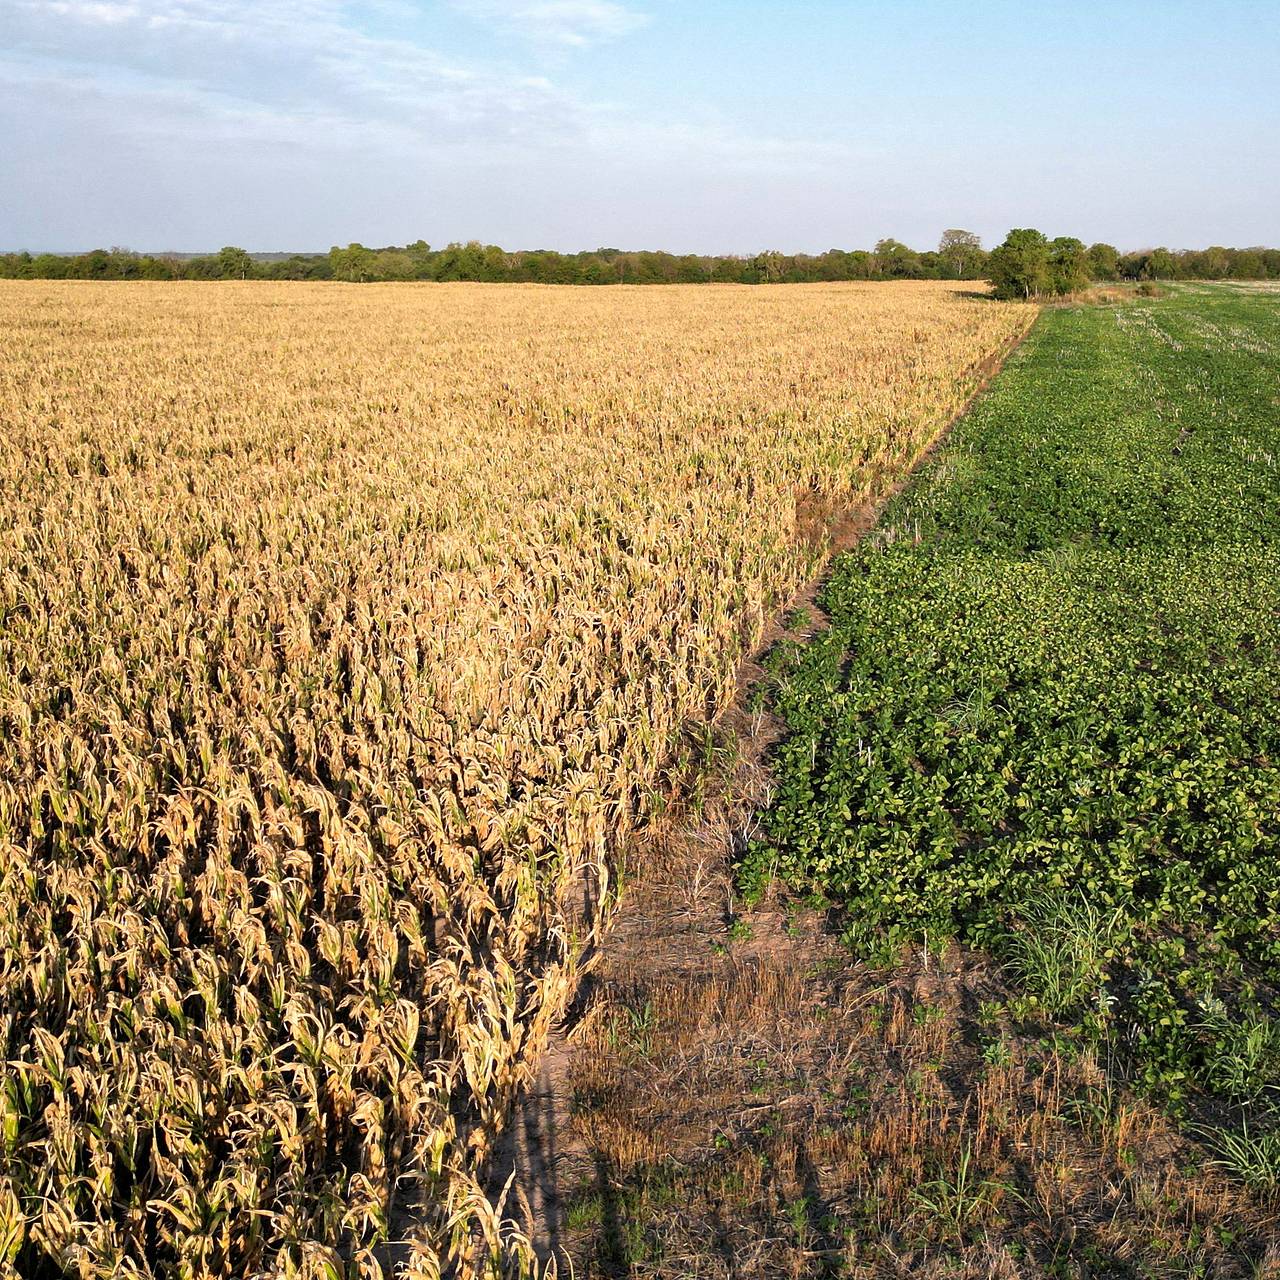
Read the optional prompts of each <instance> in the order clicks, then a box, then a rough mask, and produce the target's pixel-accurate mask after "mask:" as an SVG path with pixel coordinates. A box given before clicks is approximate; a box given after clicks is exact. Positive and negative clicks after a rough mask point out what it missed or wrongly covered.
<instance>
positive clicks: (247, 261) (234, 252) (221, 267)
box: [218, 244, 253, 280]
mask: <svg viewBox="0 0 1280 1280" xmlns="http://www.w3.org/2000/svg"><path fill="white" fill-rule="evenodd" d="M218 274H219V275H220V276H221V277H222V278H223V279H224V280H247V279H248V278H249V277H250V276H251V275H252V274H253V259H252V258H251V257H250V256H249V255H248V253H247V252H246V251H245V250H244V249H237V248H236V246H235V245H233V244H228V245H223V247H222V248H221V249H219V250H218Z"/></svg>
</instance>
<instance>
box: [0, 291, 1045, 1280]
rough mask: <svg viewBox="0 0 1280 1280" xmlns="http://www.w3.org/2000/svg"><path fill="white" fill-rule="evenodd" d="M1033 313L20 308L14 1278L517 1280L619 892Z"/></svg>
mask: <svg viewBox="0 0 1280 1280" xmlns="http://www.w3.org/2000/svg"><path fill="white" fill-rule="evenodd" d="M1030 314H1031V312H1030V310H1029V309H1028V308H1024V307H1012V306H1011V307H1004V306H997V305H994V304H990V303H986V302H979V301H975V300H972V299H968V298H965V297H962V296H960V295H959V294H958V292H957V291H956V290H954V289H952V288H949V287H947V286H939V285H903V286H900V287H877V286H856V285H838V286H830V287H805V288H789V289H787V288H780V289H766V288H762V289H755V290H751V289H732V288H724V289H709V288H708V289H678V288H677V289H649V290H643V291H633V290H624V289H618V290H610V291H604V290H601V291H573V290H552V289H541V288H536V287H508V288H504V289H494V288H486V287H484V286H465V285H464V286H444V287H412V286H410V287H397V286H388V287H370V288H367V289H354V288H345V287H342V286H325V285H319V286H312V285H258V286H249V287H239V286H234V285H231V286H214V285H209V286H190V285H181V284H178V285H147V284H137V285H116V286H110V285H92V284H49V283H11V282H6V283H4V284H3V285H0V335H3V343H2V345H0V746H2V754H0V761H2V762H3V763H2V765H0V941H2V944H3V947H2V950H0V956H2V963H0V1011H2V1012H0V1037H2V1039H3V1058H4V1066H3V1074H2V1077H0V1144H2V1145H0V1260H3V1262H4V1265H6V1266H10V1267H12V1266H17V1267H19V1268H20V1269H24V1270H30V1269H34V1268H36V1267H37V1266H39V1265H40V1264H41V1262H42V1261H43V1262H45V1263H48V1262H52V1263H53V1264H54V1265H56V1266H60V1267H63V1268H65V1269H66V1270H67V1271H68V1272H69V1273H71V1274H73V1275H79V1276H82V1277H85V1278H86V1280H90V1278H98V1277H101V1278H103V1280H105V1277H108V1276H161V1275H165V1276H187V1277H193V1278H194V1277H206V1276H243V1275H278V1276H282V1277H283V1276H298V1277H336V1276H342V1277H356V1276H360V1277H364V1276H377V1275H381V1274H382V1273H383V1272H384V1270H385V1268H386V1266H387V1263H386V1259H387V1257H388V1256H389V1255H388V1254H387V1252H386V1248H385V1247H386V1245H387V1242H388V1239H389V1236H390V1234H391V1232H392V1223H393V1215H394V1213H395V1211H396V1204H397V1202H398V1201H401V1202H403V1201H405V1200H408V1201H410V1202H412V1203H414V1204H416V1205H419V1206H421V1214H420V1221H419V1222H418V1223H417V1224H416V1226H415V1228H414V1231H413V1242H414V1243H413V1249H412V1251H411V1253H410V1254H409V1260H408V1262H406V1263H405V1264H404V1265H405V1270H406V1274H411V1275H413V1276H416V1277H422V1278H424V1280H427V1278H430V1277H435V1276H437V1275H438V1274H439V1273H440V1271H441V1268H442V1267H443V1268H448V1267H449V1266H450V1265H454V1264H456V1265H460V1266H461V1267H462V1269H463V1270H464V1271H465V1270H468V1269H469V1270H472V1271H474V1272H478V1273H492V1274H515V1273H518V1272H519V1271H520V1270H521V1269H522V1268H526V1267H527V1266H528V1259H529V1253H528V1247H527V1244H526V1243H525V1242H524V1241H523V1240H522V1239H521V1238H520V1237H519V1235H518V1234H517V1233H516V1232H515V1230H514V1228H512V1227H511V1226H510V1225H509V1224H506V1223H504V1222H503V1220H502V1214H501V1212H500V1211H499V1210H498V1208H497V1207H496V1206H494V1205H492V1204H491V1203H490V1202H489V1201H488V1200H487V1199H486V1197H485V1194H484V1192H483V1189H482V1183H481V1181H480V1179H481V1176H482V1172H483V1165H484V1162H485V1158H486V1156H487V1153H488V1152H489V1150H490V1147H491V1144H492V1142H493V1140H494V1138H495V1136H496V1134H497V1132H498V1130H499V1129H500V1127H501V1124H502V1121H503V1118H504V1116H505V1114H506V1112H507V1109H508V1107H509V1105H510V1101H511V1098H512V1096H513V1093H514V1091H515V1090H516V1089H517V1088H518V1087H519V1086H520V1084H521V1082H522V1081H523V1080H524V1079H525V1077H526V1075H527V1073H528V1071H529V1068H530V1066H531V1063H532V1061H533V1059H534V1058H535V1057H536V1054H537V1051H538V1049H539V1046H540V1044H541V1043H542V1042H543V1040H544V1039H545V1036H546V1033H547V1029H548V1026H549V1024H550V1022H551V1020H552V1019H553V1017H554V1015H555V1013H556V1012H557V1010H558V1009H559V1008H561V1006H562V1005H563V1002H564V1000H565V998H566V996H567V993H568V992H569V991H570V990H571V988H572V985H573V982H574V977H575V970H576V964H577V960H578V956H579V954H580V952H581V948H582V946H583V944H584V942H585V941H586V938H585V936H584V931H586V930H588V929H590V928H591V927H593V923H592V921H591V920H590V919H589V918H584V916H583V913H582V912H581V910H580V909H579V903H578V897H579V895H580V894H581V892H582V885H583V879H584V875H587V874H590V875H591V876H592V877H594V880H595V883H597V884H598V885H607V869H608V865H609V859H610V854H611V851H613V850H615V849H616V848H617V845H618V842H619V841H620V840H621V839H622V838H624V837H625V835H626V833H627V831H628V828H629V827H630V826H631V824H632V823H633V822H634V821H636V819H637V818H638V817H641V816H642V815H643V813H644V812H645V809H646V805H647V804H648V802H649V801H650V799H651V798H652V796H653V795H654V794H655V793H656V792H658V791H660V790H661V789H662V788H663V787H664V786H666V785H667V784H666V783H665V782H664V773H663V770H664V769H665V768H666V767H667V766H669V765H670V763H671V761H672V758H673V756H674V754H675V753H676V751H677V749H678V747H679V743H680V737H681V731H682V729H683V728H684V726H686V725H687V724H688V723H689V722H691V721H696V720H701V719H703V718H705V717H706V716H708V715H711V714H714V712H715V709H716V708H717V707H718V706H719V705H721V703H722V701H723V699H724V696H725V694H726V692H727V690H728V687H729V682H730V680H731V676H732V672H733V670H734V666H735V663H736V661H737V659H738V657H739V656H740V655H741V653H742V652H743V650H744V648H745V647H746V646H748V645H750V644H751V643H753V641H754V640H755V639H757V638H758V636H759V634H760V631H761V628H762V625H763V622H764V620H765V618H766V617H767V616H768V614H769V613H770V612H771V611H772V610H773V609H774V608H775V607H777V605H778V603H779V602H780V601H781V600H783V599H784V598H785V596H786V595H787V593H788V592H789V591H790V590H791V589H792V588H793V587H794V586H795V585H796V584H797V583H798V582H799V581H800V580H802V579H803V578H804V576H805V575H806V574H807V573H808V572H809V571H810V570H811V569H812V567H813V565H814V563H815V560H816V558H817V556H819V555H820V553H821V548H820V546H819V545H818V544H817V543H816V542H815V540H813V539H812V538H803V537H799V536H797V535H798V529H797V524H798V514H797V513H798V504H799V500H800V499H802V498H805V497H806V496H812V495H815V494H816V495H817V496H818V497H819V498H820V499H821V500H822V501H823V502H825V503H826V504H827V505H829V506H836V505H838V504H839V503H841V502H847V501H855V500H858V499H861V498H863V497H865V496H867V495H868V494H870V493H873V492H875V491H877V490H880V489H883V488H884V487H885V486H887V485H888V484H889V483H891V482H892V481H893V480H894V479H895V478H896V477H897V476H899V475H900V474H901V472H902V471H903V469H904V468H905V467H906V466H907V465H908V464H909V463H910V462H911V461H912V460H913V459H914V458H915V457H916V456H917V454H918V453H919V451H920V450H921V448H922V447H923V445H924V444H925V443H926V442H927V441H928V440H929V439H930V438H931V437H932V436H933V435H934V434H935V433H936V431H937V430H938V429H939V427H940V426H941V425H942V424H943V423H944V422H945V421H946V420H947V419H948V418H949V417H950V416H951V415H952V414H953V413H954V411H955V410H956V408H957V407H958V406H959V405H960V404H961V403H962V401H963V400H964V398H965V396H966V395H967V394H968V393H969V391H970V390H971V389H972V386H973V384H974V382H975V380H976V377H977V373H976V370H977V368H978V366H979V364H980V362H981V361H982V360H983V359H984V358H985V357H987V356H988V355H989V354H990V353H991V352H992V351H994V350H995V349H997V348H998V347H1000V346H1001V345H1002V344H1004V343H1005V342H1006V341H1007V340H1008V339H1009V338H1010V337H1011V336H1012V335H1013V334H1015V333H1016V332H1018V331H1020V330H1021V329H1022V328H1023V327H1024V326H1025V325H1026V324H1027V323H1028V320H1029V316H1030Z"/></svg>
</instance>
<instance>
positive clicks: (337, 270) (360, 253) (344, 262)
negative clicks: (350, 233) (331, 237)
mask: <svg viewBox="0 0 1280 1280" xmlns="http://www.w3.org/2000/svg"><path fill="white" fill-rule="evenodd" d="M329 262H330V265H331V266H332V267H333V278H334V279H335V280H348V281H350V282H352V283H353V284H360V283H362V282H363V281H365V280H369V279H371V278H372V276H373V270H374V265H375V255H374V252H373V250H372V249H366V248H365V247H364V245H362V244H360V242H359V241H353V242H352V243H351V244H349V245H347V247H346V248H345V249H339V248H338V246H337V245H334V246H333V248H332V249H330V250H329Z"/></svg>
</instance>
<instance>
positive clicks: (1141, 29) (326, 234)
mask: <svg viewBox="0 0 1280 1280" xmlns="http://www.w3.org/2000/svg"><path fill="white" fill-rule="evenodd" d="M0 19H3V20H4V22H5V27H6V32H7V35H8V39H7V41H6V47H5V50H4V51H3V52H0V127H3V128H4V130H5V135H6V138H7V145H6V148H5V149H4V153H3V154H2V155H0V185H3V187H4V189H5V191H6V193H7V198H6V199H5V200H4V201H3V202H2V203H0V245H3V246H5V247H6V248H9V249H13V250H21V249H28V250H30V251H32V252H41V251H45V252H77V251H83V250H85V249H92V248H98V247H104V248H105V247H110V246H111V245H124V246H129V247H131V248H134V249H137V250H139V251H150V252H157V253H159V252H182V253H199V252H208V251H211V250H215V249H217V248H218V247H220V246H222V245H225V244H235V245H241V246H243V247H245V248H247V249H250V250H252V251H254V252H293V251H296V252H324V250H325V249H327V248H328V246H330V245H332V244H346V243H348V242H350V241H352V240H359V241H361V242H362V243H365V244H369V245H387V244H403V243H406V242H408V241H412V240H416V239H419V238H422V239H426V240H428V241H429V242H430V243H431V244H432V245H435V246H439V245H444V244H446V243H449V242H451V241H468V240H480V241H482V242H485V243H492V244H499V245H502V246H504V247H506V248H510V249H521V248H533V247H542V248H549V249H556V250H559V251H561V252H577V251H580V250H585V249H590V248H593V247H596V246H598V245H611V246H618V247H621V248H625V249H638V248H641V247H645V248H653V249H661V250H664V251H666V252H670V253H702V254H751V253H755V252H758V251H760V250H762V249H780V250H782V251H784V252H788V253H800V252H803V253H820V252H822V251H824V250H826V249H829V248H833V247H839V248H870V247H871V246H872V245H873V244H874V243H875V241H876V240H878V239H880V238H882V237H886V236H892V237H894V238H897V239H900V240H902V241H904V242H906V243H907V244H909V245H911V246H912V247H914V248H921V249H923V248H928V247H931V246H932V245H934V244H936V243H937V239H938V236H939V235H940V233H941V232H942V230H943V229H945V228H946V227H965V228H968V229H971V230H973V231H976V232H977V233H978V234H979V235H981V236H982V238H983V241H984V243H985V244H987V245H988V246H990V245H992V244H995V243H998V241H999V240H1000V239H1001V238H1002V237H1003V235H1004V234H1005V232H1006V231H1007V230H1008V229H1009V228H1010V227H1014V226H1034V227H1038V228H1039V229H1041V230H1043V231H1045V232H1046V233H1047V234H1049V235H1050V236H1053V235H1075V236H1079V237H1080V238H1081V239H1083V240H1085V241H1086V242H1092V241H1105V242H1108V243H1111V244H1115V245H1117V246H1118V247H1120V248H1122V249H1136V248H1139V247H1153V246H1157V245H1163V246H1167V247H1169V248H1204V247H1206V246H1208V245H1212V244H1221V245H1227V246H1233V247H1247V246H1252V245H1261V244H1266V245H1274V244H1276V243H1277V242H1280V214H1278V213H1277V210H1280V77H1276V76H1275V74H1274V68H1275V66H1276V65H1280V21H1278V20H1277V15H1276V10H1275V8H1274V6H1273V5H1263V4H1258V3H1239V2H1231V3H1224V4H1221V5H1217V6H1214V7H1212V9H1209V8H1206V7H1204V6H1200V5H1196V4H1192V3H1188V2H1186V0H1178V2H1174V3H1165V4H1155V3H1138V2H1135V0H1127V2H1122V3H1118V4H1116V5H1115V6H1113V7H1112V8H1111V9H1109V10H1108V11H1107V12H1106V14H1105V15H1100V14H1099V13H1098V11H1097V9H1096V7H1095V6H1093V5H1085V4H1066V3H1056V4H1055V3H1050V4H1046V5H1044V6H1042V7H1040V8H1039V9H1038V10H1037V11H1036V12H1035V13H1034V15H1031V14H1029V13H1028V12H1027V10H1026V9H1025V7H1024V6H1020V5H1017V4H1014V3H1013V2H1012V0H990V2H989V3H986V4H983V5H981V6H978V5H964V4H945V3H942V0H911V2H909V3H906V4H904V5H902V6H898V7H896V8H895V9H894V10H893V11H892V12H890V11H886V10H883V9H881V8H880V7H874V6H870V5H866V4H862V3H854V4H836V3H825V2H824V3H810V4H800V5H794V6H788V7H787V9H786V10H785V11H780V7H779V6H775V5H765V4H763V3H760V2H759V0H746V2H742V3H736V4H730V3H727V0H707V3H704V4H702V5H700V6H697V7H696V9H693V8H691V7H689V6H684V5H680V4H677V3H676V0H433V2H431V3H409V2H408V0H361V2H360V3H342V2H341V0H264V3H260V4H255V3H252V0H0ZM33 108H34V109H33ZM176 245H192V246H197V247H196V248H188V249H177V248H173V247H172V246H176ZM281 245H286V246H288V245H300V246H304V247H303V248H300V249H297V250H290V249H288V248H285V249H281V248H280V247H279V246H281ZM164 246H168V247H164ZM305 246H314V247H313V248H306V247H305Z"/></svg>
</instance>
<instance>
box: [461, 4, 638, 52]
mask: <svg viewBox="0 0 1280 1280" xmlns="http://www.w3.org/2000/svg"><path fill="white" fill-rule="evenodd" d="M453 3H454V7H455V8H457V9H460V10H461V11H462V12H463V13H466V14H469V15H470V16H471V17H473V18H478V19H480V20H481V21H482V22H487V23H489V24H490V25H491V26H494V27H497V28H499V29H501V30H503V31H509V32H513V33H515V34H516V35H520V36H522V37H525V38H527V39H530V40H533V41H535V42H538V43H541V44H548V45H559V46H561V47H564V48H570V49H584V48H586V47H587V46H588V45H593V44H599V43H601V42H602V41H606V40H617V39H619V38H620V37H622V36H625V35H629V34H630V33H631V32H632V31H635V30H636V29H637V28H638V27H641V26H643V25H644V24H645V23H646V22H647V21H648V18H647V17H646V16H645V15H644V14H643V13H639V12H637V11H636V10H634V9H629V8H627V7H626V5H622V4H618V3H616V0H453Z"/></svg>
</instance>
